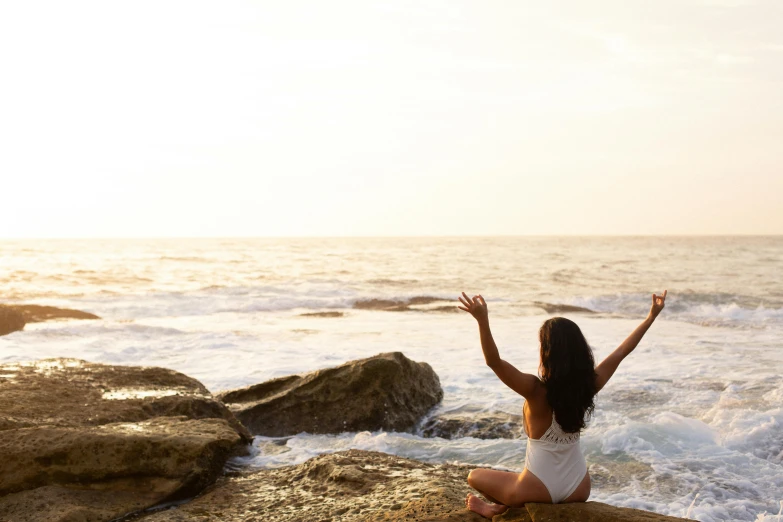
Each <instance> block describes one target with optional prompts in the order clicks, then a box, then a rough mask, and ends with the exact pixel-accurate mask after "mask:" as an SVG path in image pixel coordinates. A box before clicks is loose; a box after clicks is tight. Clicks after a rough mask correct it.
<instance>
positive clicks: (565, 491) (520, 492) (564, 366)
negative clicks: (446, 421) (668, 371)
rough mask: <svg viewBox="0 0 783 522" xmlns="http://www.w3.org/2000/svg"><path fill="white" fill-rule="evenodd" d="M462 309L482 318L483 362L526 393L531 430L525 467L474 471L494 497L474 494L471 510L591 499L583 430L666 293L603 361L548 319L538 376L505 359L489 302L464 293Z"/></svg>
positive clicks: (565, 323)
mask: <svg viewBox="0 0 783 522" xmlns="http://www.w3.org/2000/svg"><path fill="white" fill-rule="evenodd" d="M459 300H460V302H461V303H462V306H460V307H459V308H460V309H461V310H465V311H466V312H469V313H470V314H471V315H472V316H473V317H474V318H475V319H476V321H478V325H479V334H480V336H481V349H482V350H483V351H484V360H485V361H486V363H487V366H489V367H490V368H492V371H494V372H495V375H497V376H498V378H500V380H501V381H503V383H504V384H505V385H506V386H508V387H509V388H511V389H512V390H514V391H515V392H517V393H518V394H520V395H522V396H523V397H524V398H525V405H524V407H523V408H522V413H523V427H524V429H525V433H527V435H528V442H527V452H526V454H525V469H524V470H523V471H522V473H512V472H509V471H497V470H493V469H474V470H473V471H471V472H470V474H469V475H468V484H470V486H471V487H472V488H474V489H476V490H478V491H479V492H480V493H481V494H482V495H484V497H486V498H487V499H488V500H489V501H490V502H484V501H483V500H481V499H480V498H478V497H477V496H475V495H473V494H468V497H467V499H466V501H465V502H466V505H467V507H468V509H470V510H471V511H475V512H476V513H478V514H480V515H482V516H484V517H487V518H492V517H493V516H495V515H499V514H500V513H503V512H504V511H506V510H507V509H508V508H509V507H519V506H521V505H522V504H524V503H526V502H547V503H553V504H557V503H560V502H585V501H586V500H587V498H588V497H589V496H590V474H589V473H588V472H587V464H586V463H585V458H584V455H582V451H581V449H580V447H579V433H580V432H581V430H582V429H584V428H585V422H586V420H587V418H588V417H589V416H590V414H591V413H592V411H593V407H594V403H593V398H594V397H595V394H596V393H598V391H600V390H601V388H603V387H604V386H605V385H606V383H607V381H609V379H610V378H611V377H612V375H613V374H614V372H615V370H617V367H618V366H619V365H620V363H621V362H622V360H623V359H625V357H626V356H628V354H630V353H631V352H632V351H633V349H634V348H636V345H637V344H639V341H641V340H642V337H643V336H644V334H645V332H647V329H648V328H650V326H651V325H652V323H653V321H655V318H656V317H658V314H659V313H661V310H663V307H664V304H665V300H666V290H664V291H663V295H657V294H653V296H652V306H651V307H650V313H649V314H648V315H647V318H646V319H645V320H644V321H643V322H642V324H640V325H639V326H638V327H637V328H636V330H634V331H633V333H632V334H631V335H630V336H628V338H627V339H626V340H625V341H623V343H622V344H621V345H620V346H619V347H617V349H616V350H615V351H614V352H612V353H611V354H609V356H608V357H607V358H606V359H604V361H603V362H602V363H601V364H599V365H598V366H597V367H596V366H595V362H594V360H593V352H592V350H590V346H589V345H588V344H587V341H586V340H585V338H584V335H582V332H581V330H580V329H579V327H578V326H577V325H576V324H575V323H574V322H572V321H569V320H568V319H565V318H564V317H554V318H552V319H548V320H546V321H545V322H544V324H543V325H542V326H541V329H540V330H539V332H538V337H539V341H540V342H541V353H540V357H541V361H540V363H539V374H540V375H539V376H535V375H531V374H529V373H523V372H520V371H519V370H517V369H516V368H515V367H514V366H512V365H511V364H510V363H508V362H506V361H504V360H503V359H501V358H500V355H499V354H498V348H497V346H496V345H495V341H494V340H493V339H492V332H490V330H489V319H488V314H487V303H486V302H485V301H484V298H483V297H481V296H480V295H477V296H475V297H473V299H471V298H470V297H468V296H467V295H466V294H465V292H463V293H462V297H460V298H459Z"/></svg>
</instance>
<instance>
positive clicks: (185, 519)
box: [140, 450, 684, 522]
mask: <svg viewBox="0 0 783 522" xmlns="http://www.w3.org/2000/svg"><path fill="white" fill-rule="evenodd" d="M471 469H472V468H470V467H467V466H453V465H449V464H438V465H435V464H427V463H424V462H419V461H416V460H410V459H405V458H402V457H396V456H394V455H388V454H385V453H378V452H372V451H361V450H350V451H344V452H339V453H333V454H329V455H321V456H318V457H315V458H313V459H310V460H308V461H307V462H305V463H303V464H300V465H298V466H287V467H283V468H277V469H271V470H262V471H257V472H254V473H248V474H239V475H233V476H224V477H222V478H220V479H219V480H218V481H217V483H215V485H214V486H212V487H210V488H209V490H208V491H206V492H205V493H204V494H203V495H201V496H199V497H197V498H196V499H194V500H192V501H191V502H189V503H187V504H183V505H181V506H178V507H175V508H171V509H166V510H163V511H158V512H155V513H151V514H147V515H142V516H141V517H140V518H141V519H143V520H144V522H164V521H166V522H191V521H199V522H208V521H215V522H217V521H224V522H267V521H269V522H271V521H273V520H274V521H277V522H321V521H334V522H360V521H361V522H376V521H387V522H391V521H394V522H402V521H419V522H482V521H486V519H484V518H482V517H480V516H479V515H477V514H475V513H472V512H470V511H468V510H467V509H466V508H465V496H466V495H467V493H468V492H470V491H472V490H471V489H470V488H469V487H468V485H467V482H466V480H467V476H468V473H469V472H470V470H471ZM474 493H475V492H474ZM677 520H684V519H680V518H674V517H667V516H664V515H659V514H656V513H650V512H647V511H640V510H636V509H627V508H618V507H614V506H609V505H607V504H601V503H598V502H587V503H584V504H581V503H580V504H560V505H551V504H527V505H526V506H525V507H523V508H520V509H514V510H509V511H507V512H506V513H504V514H503V515H500V516H496V517H495V518H493V521H494V522H501V521H502V522H556V521H557V522H559V521H564V522H565V521H569V522H573V521H590V522H598V521H602V522H615V521H617V522H619V521H631V522H636V521H639V522H641V521H644V522H653V521H661V522H665V521H672V522H673V521H677Z"/></svg>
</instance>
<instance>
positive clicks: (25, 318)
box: [0, 305, 100, 335]
mask: <svg viewBox="0 0 783 522" xmlns="http://www.w3.org/2000/svg"><path fill="white" fill-rule="evenodd" d="M52 319H100V317H98V316H97V315H94V314H91V313H88V312H82V311H80V310H71V309H68V308H56V307H54V306H41V305H0V335H7V334H9V333H11V332H16V331H19V330H22V329H24V325H25V323H40V322H42V321H50V320H52Z"/></svg>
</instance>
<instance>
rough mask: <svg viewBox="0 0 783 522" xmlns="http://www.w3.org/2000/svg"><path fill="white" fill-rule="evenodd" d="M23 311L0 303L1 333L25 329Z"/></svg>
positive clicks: (6, 333) (5, 333)
mask: <svg viewBox="0 0 783 522" xmlns="http://www.w3.org/2000/svg"><path fill="white" fill-rule="evenodd" d="M24 325H25V320H24V316H23V315H22V312H20V311H19V310H17V309H16V308H14V307H12V306H6V305H0V335H8V334H10V333H12V332H18V331H19V330H22V329H24Z"/></svg>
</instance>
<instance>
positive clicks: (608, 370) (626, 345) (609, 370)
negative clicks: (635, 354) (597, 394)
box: [595, 290, 666, 391]
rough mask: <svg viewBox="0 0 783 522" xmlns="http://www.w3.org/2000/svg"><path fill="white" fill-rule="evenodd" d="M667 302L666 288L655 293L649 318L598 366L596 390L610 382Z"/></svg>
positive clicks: (596, 369)
mask: <svg viewBox="0 0 783 522" xmlns="http://www.w3.org/2000/svg"><path fill="white" fill-rule="evenodd" d="M665 304H666V290H664V291H663V295H656V294H653V296H652V306H650V313H648V314H647V318H646V319H645V320H644V321H642V324H640V325H639V326H637V327H636V329H635V330H634V331H633V332H632V333H631V335H629V336H628V338H627V339H626V340H625V341H623V342H622V344H620V346H618V347H617V348H616V349H615V351H613V352H612V353H610V354H609V355H608V356H607V357H606V359H604V360H603V361H602V362H601V364H599V365H598V366H596V368H595V373H596V375H597V377H596V381H595V388H596V391H598V390H600V389H601V388H603V387H604V386H605V385H606V383H607V382H609V379H611V378H612V375H614V372H615V370H617V367H618V366H620V363H621V362H623V359H625V358H626V357H627V356H628V354H630V353H631V352H632V351H633V350H634V348H636V345H638V344H639V341H641V340H642V337H644V334H645V333H647V330H648V329H649V328H650V326H652V324H653V322H654V321H655V318H656V317H658V314H659V313H661V310H663V307H664V305H665Z"/></svg>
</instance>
